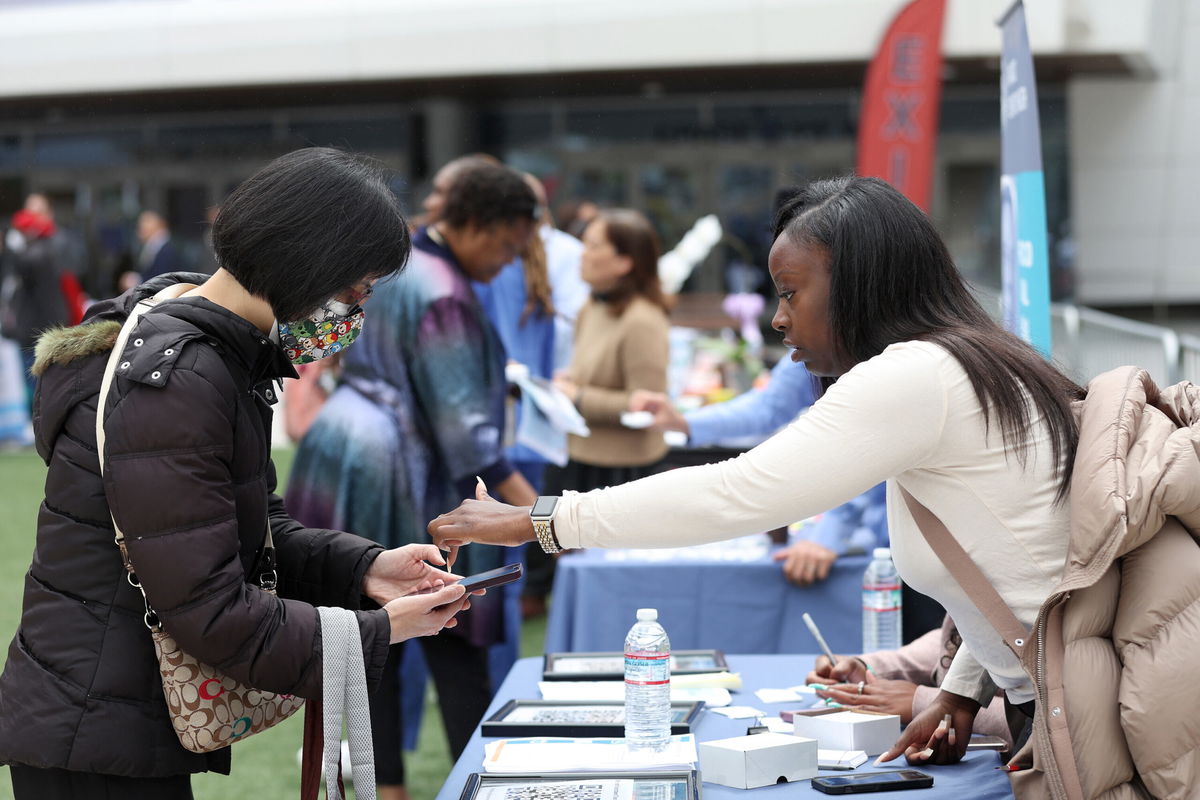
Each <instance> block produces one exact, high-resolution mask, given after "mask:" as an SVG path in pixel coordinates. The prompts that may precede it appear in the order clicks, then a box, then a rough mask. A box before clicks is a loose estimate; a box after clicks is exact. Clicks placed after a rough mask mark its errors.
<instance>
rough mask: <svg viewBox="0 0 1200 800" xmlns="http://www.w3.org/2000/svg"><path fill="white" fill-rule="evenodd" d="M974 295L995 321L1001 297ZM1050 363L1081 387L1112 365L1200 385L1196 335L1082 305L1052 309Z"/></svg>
mask: <svg viewBox="0 0 1200 800" xmlns="http://www.w3.org/2000/svg"><path fill="white" fill-rule="evenodd" d="M975 294H976V297H977V298H978V300H979V302H980V303H981V304H982V305H983V307H984V309H986V310H987V312H988V313H989V314H991V315H992V316H993V317H994V318H995V319H996V320H997V321H1000V318H1001V312H1000V298H999V296H998V294H997V293H996V292H995V291H994V290H989V289H981V288H978V287H976V289H975ZM1050 336H1051V341H1052V349H1053V354H1052V355H1053V359H1054V363H1055V364H1056V365H1057V366H1058V367H1059V369H1061V370H1063V372H1065V373H1066V374H1067V375H1069V376H1070V377H1071V378H1072V379H1074V380H1075V381H1077V382H1078V383H1080V384H1086V383H1087V382H1088V381H1089V380H1091V379H1092V378H1094V377H1095V376H1096V375H1099V374H1100V373H1101V372H1105V371H1107V370H1110V369H1115V368H1116V367H1123V366H1127V365H1134V366H1138V367H1141V368H1143V369H1145V370H1146V371H1148V372H1149V373H1150V375H1151V377H1153V378H1154V381H1155V383H1157V384H1158V385H1159V386H1169V385H1171V384H1173V383H1177V382H1178V381H1181V380H1185V379H1186V380H1192V381H1196V382H1197V383H1200V337H1197V336H1188V335H1182V336H1181V335H1180V334H1177V333H1176V332H1175V331H1173V330H1171V329H1170V328H1164V327H1162V326H1160V325H1151V324H1149V323H1145V322H1136V321H1134V320H1131V319H1126V318H1125V317H1119V316H1117V315H1116V314H1107V313H1105V312H1103V311H1097V310H1096V309H1094V308H1087V307H1086V306H1076V305H1071V304H1069V303H1054V304H1052V305H1051V306H1050Z"/></svg>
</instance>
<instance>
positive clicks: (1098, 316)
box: [1050, 304, 1180, 386]
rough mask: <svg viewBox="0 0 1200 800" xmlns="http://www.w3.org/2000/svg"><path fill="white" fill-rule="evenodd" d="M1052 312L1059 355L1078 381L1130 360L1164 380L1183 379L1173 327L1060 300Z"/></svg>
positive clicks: (1157, 380)
mask: <svg viewBox="0 0 1200 800" xmlns="http://www.w3.org/2000/svg"><path fill="white" fill-rule="evenodd" d="M1050 313H1051V316H1052V318H1053V320H1054V321H1055V323H1056V324H1055V326H1054V331H1053V334H1052V335H1054V337H1055V338H1054V356H1055V360H1056V361H1058V362H1059V365H1060V366H1062V367H1063V368H1064V369H1066V371H1067V372H1068V374H1069V375H1070V376H1071V377H1072V378H1074V379H1075V380H1076V381H1078V382H1079V383H1087V382H1088V381H1089V380H1091V379H1092V378H1094V377H1095V376H1096V375H1099V374H1100V373H1101V372H1105V371H1107V370H1110V369H1115V368H1116V367H1123V366H1128V365H1133V366H1137V367H1141V368H1143V369H1145V370H1146V371H1147V372H1149V373H1150V376H1151V377H1152V378H1154V381H1155V383H1157V384H1158V385H1159V386H1169V385H1170V384H1172V383H1175V382H1176V381H1178V380H1179V357H1180V344H1179V335H1178V334H1177V333H1175V331H1173V330H1171V329H1170V328H1163V327H1161V326H1158V325H1150V324H1148V323H1145V322H1136V321H1134V320H1131V319H1126V318H1124V317H1118V316H1117V315H1115V314H1106V313H1104V312H1103V311H1097V310H1096V309H1094V308H1086V307H1084V306H1074V305H1059V304H1056V305H1054V306H1052V307H1051V311H1050Z"/></svg>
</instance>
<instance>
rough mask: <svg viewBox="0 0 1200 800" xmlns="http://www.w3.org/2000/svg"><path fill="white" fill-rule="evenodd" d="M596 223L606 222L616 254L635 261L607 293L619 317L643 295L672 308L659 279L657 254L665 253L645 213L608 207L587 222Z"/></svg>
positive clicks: (607, 234)
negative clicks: (635, 299) (635, 298)
mask: <svg viewBox="0 0 1200 800" xmlns="http://www.w3.org/2000/svg"><path fill="white" fill-rule="evenodd" d="M595 222H602V223H604V236H605V238H607V239H608V241H609V244H611V245H612V246H613V249H614V250H616V251H617V254H618V255H622V256H628V257H629V260H630V261H632V262H633V266H632V267H631V268H630V270H629V272H627V273H626V274H625V275H623V276H622V277H621V279H620V280H619V281H618V282H617V286H616V288H614V289H612V290H611V291H608V292H605V294H606V295H607V296H608V298H609V300H608V308H609V310H610V311H612V313H613V314H615V315H617V316H620V315H621V314H623V313H625V309H626V308H628V307H629V304H630V303H631V302H633V298H634V297H636V296H641V297H644V298H646V299H647V300H649V301H650V302H651V303H653V304H654V305H656V306H658V307H659V308H661V309H662V310H663V311H667V312H669V311H670V310H671V309H670V307H669V306H668V305H667V298H666V297H665V296H664V295H663V290H662V282H661V281H660V280H659V279H658V257H659V256H660V255H661V254H662V245H661V244H660V243H659V239H658V234H657V233H656V232H655V230H654V226H653V225H651V224H650V220H648V219H646V215H645V214H642V213H641V212H640V211H634V210H633V209H632V208H607V209H604V210H603V211H601V212H600V213H599V214H597V215H596V216H595V218H594V219H592V221H591V222H590V223H588V224H589V225H590V224H592V223H595Z"/></svg>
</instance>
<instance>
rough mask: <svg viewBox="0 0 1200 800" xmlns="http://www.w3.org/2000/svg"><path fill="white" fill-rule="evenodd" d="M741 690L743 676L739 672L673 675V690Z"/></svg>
mask: <svg viewBox="0 0 1200 800" xmlns="http://www.w3.org/2000/svg"><path fill="white" fill-rule="evenodd" d="M714 687H715V688H718V689H740V688H742V676H741V674H740V673H737V672H697V673H694V674H691V675H672V676H671V688H673V689H675V688H678V689H707V688H714Z"/></svg>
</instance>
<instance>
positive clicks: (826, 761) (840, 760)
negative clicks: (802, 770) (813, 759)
mask: <svg viewBox="0 0 1200 800" xmlns="http://www.w3.org/2000/svg"><path fill="white" fill-rule="evenodd" d="M866 761H867V754H866V751H864V750H817V767H818V768H819V769H854V768H855V767H857V766H858V765H859V764H865V763H866Z"/></svg>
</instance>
